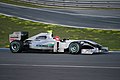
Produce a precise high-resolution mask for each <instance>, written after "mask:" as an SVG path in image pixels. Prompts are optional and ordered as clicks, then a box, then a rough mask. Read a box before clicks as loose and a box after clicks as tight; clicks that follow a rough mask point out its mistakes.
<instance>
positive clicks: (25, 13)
mask: <svg viewBox="0 0 120 80" xmlns="http://www.w3.org/2000/svg"><path fill="white" fill-rule="evenodd" d="M0 13H3V14H7V15H12V16H17V17H20V18H24V19H30V20H33V21H40V22H45V23H54V24H61V25H69V26H70V27H78V28H86V27H90V28H102V29H120V26H119V25H120V15H119V14H120V10H82V9H77V10H74V9H46V8H39V9H38V8H26V7H20V6H19V7H18V6H13V5H8V4H3V3H0Z"/></svg>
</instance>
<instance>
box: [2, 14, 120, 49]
mask: <svg viewBox="0 0 120 80" xmlns="http://www.w3.org/2000/svg"><path fill="white" fill-rule="evenodd" d="M47 30H53V34H54V35H58V36H60V37H61V39H63V38H69V39H82V40H83V39H88V40H93V41H96V42H97V43H100V44H102V45H103V46H107V47H109V48H110V50H120V31H116V30H96V29H90V28H86V29H78V28H69V27H65V26H64V27H63V26H60V25H52V24H43V23H39V22H32V21H28V20H22V19H19V18H16V17H8V16H4V15H1V14H0V47H5V46H6V45H9V41H8V35H9V34H10V33H12V32H14V31H28V32H29V36H33V35H35V34H38V33H40V32H46V31H47Z"/></svg>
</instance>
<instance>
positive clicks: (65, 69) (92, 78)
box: [0, 49, 120, 80]
mask: <svg viewBox="0 0 120 80" xmlns="http://www.w3.org/2000/svg"><path fill="white" fill-rule="evenodd" d="M0 80H120V52H110V53H109V54H95V55H70V54H53V53H51V54H49V53H40V52H39V53H33V52H31V53H18V54H13V53H11V52H10V51H9V49H0Z"/></svg>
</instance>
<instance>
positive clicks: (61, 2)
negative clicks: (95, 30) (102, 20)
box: [15, 0, 120, 8]
mask: <svg viewBox="0 0 120 80" xmlns="http://www.w3.org/2000/svg"><path fill="white" fill-rule="evenodd" d="M15 1H16V0H15ZM18 1H24V2H29V3H33V4H37V5H46V6H58V7H76V8H88V7H95V8H120V1H79V0H18Z"/></svg>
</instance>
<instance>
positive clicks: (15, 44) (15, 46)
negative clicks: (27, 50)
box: [10, 40, 23, 53]
mask: <svg viewBox="0 0 120 80" xmlns="http://www.w3.org/2000/svg"><path fill="white" fill-rule="evenodd" d="M10 50H11V52H12V53H21V52H22V50H23V43H22V41H18V40H14V41H12V42H11V43H10Z"/></svg>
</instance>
